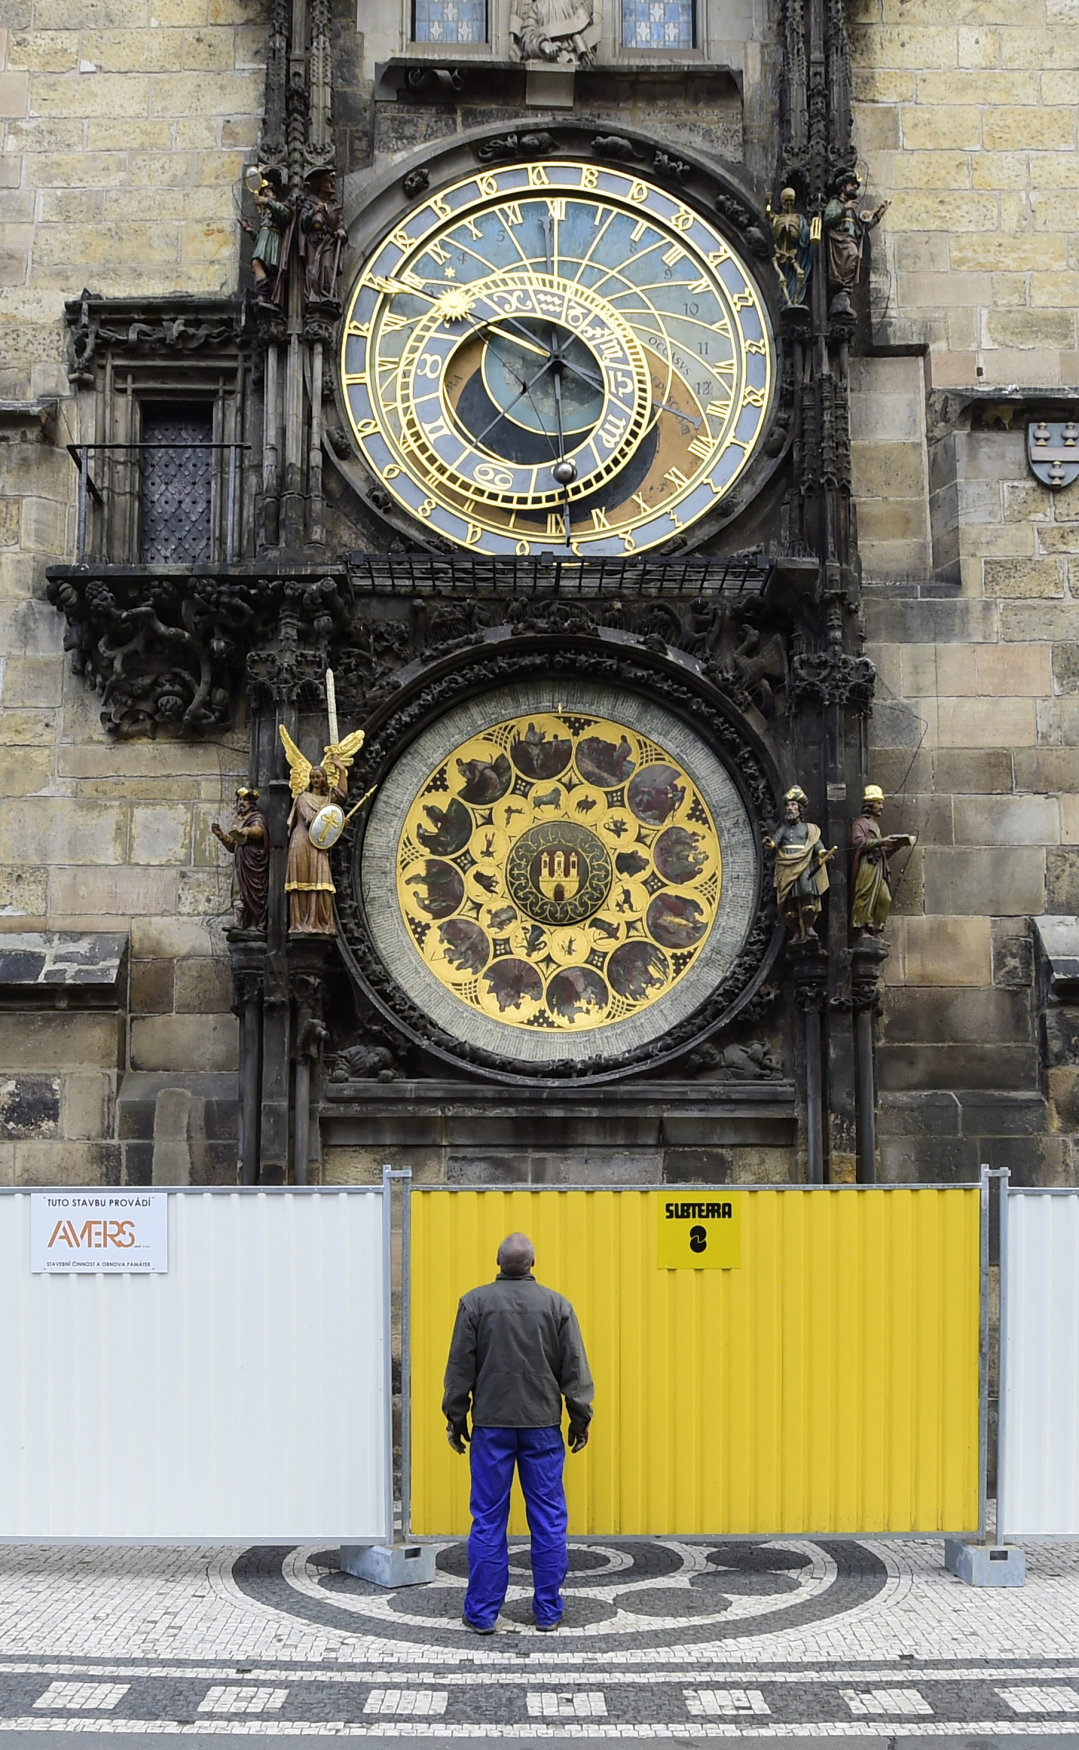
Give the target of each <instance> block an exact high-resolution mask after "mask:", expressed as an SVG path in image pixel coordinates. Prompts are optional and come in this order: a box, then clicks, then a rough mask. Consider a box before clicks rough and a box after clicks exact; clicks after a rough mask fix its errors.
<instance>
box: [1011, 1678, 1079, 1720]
mask: <svg viewBox="0 0 1079 1750" xmlns="http://www.w3.org/2000/svg"><path fill="white" fill-rule="evenodd" d="M997 1694H998V1695H999V1696H1000V1699H1001V1701H1004V1702H1007V1704H1008V1706H1009V1707H1010V1708H1011V1710H1012V1712H1013V1713H1016V1714H1077V1713H1079V1690H1077V1689H1069V1688H1068V1687H1067V1686H1066V1685H1064V1684H1061V1686H1060V1687H1059V1688H1054V1689H1046V1688H1033V1687H1032V1688H1029V1689H998V1690H997Z"/></svg>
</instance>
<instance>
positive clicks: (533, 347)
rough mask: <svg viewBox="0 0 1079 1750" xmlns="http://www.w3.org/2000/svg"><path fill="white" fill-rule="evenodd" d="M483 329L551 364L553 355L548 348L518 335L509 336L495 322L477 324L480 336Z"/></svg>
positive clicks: (476, 330) (477, 331)
mask: <svg viewBox="0 0 1079 1750" xmlns="http://www.w3.org/2000/svg"><path fill="white" fill-rule="evenodd" d="M481 328H486V329H487V331H488V333H490V334H497V335H498V337H499V339H500V340H508V341H509V343H510V345H511V346H520V347H523V348H524V350H525V351H526V352H534V353H538V354H539V356H540V358H541V359H546V360H547V361H548V362H550V356H551V355H550V353H549V351H548V350H547V348H546V347H545V346H540V345H538V344H537V342H536V341H534V340H521V339H519V338H518V337H517V335H516V334H507V332H506V330H505V329H504V328H498V327H497V326H496V325H495V323H493V322H479V323H477V325H476V329H475V332H476V333H477V334H478V333H479V331H480V329H481Z"/></svg>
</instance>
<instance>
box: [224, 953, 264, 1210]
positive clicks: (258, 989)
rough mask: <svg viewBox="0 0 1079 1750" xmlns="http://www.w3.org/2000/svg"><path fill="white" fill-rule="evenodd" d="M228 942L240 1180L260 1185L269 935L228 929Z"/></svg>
mask: <svg viewBox="0 0 1079 1750" xmlns="http://www.w3.org/2000/svg"><path fill="white" fill-rule="evenodd" d="M228 944H229V958H230V959H231V961H232V988H233V1003H232V1012H233V1014H234V1015H237V1016H238V1017H239V1021H240V1088H239V1094H240V1102H239V1103H240V1149H239V1155H240V1183H241V1185H257V1184H258V1182H259V1129H260V1108H261V1103H262V1100H261V1096H262V997H263V990H264V987H265V979H266V937H265V936H264V935H263V934H262V933H261V931H259V932H256V931H254V930H229V932H228Z"/></svg>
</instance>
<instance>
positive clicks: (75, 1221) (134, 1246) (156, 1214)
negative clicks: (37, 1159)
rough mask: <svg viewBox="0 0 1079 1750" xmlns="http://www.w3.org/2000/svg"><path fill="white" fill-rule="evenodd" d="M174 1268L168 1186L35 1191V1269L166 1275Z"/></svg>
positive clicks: (37, 1271) (32, 1214)
mask: <svg viewBox="0 0 1079 1750" xmlns="http://www.w3.org/2000/svg"><path fill="white" fill-rule="evenodd" d="M168 1267H169V1217H168V1194H167V1192H164V1191H35V1192H33V1193H32V1195H31V1198H30V1270H31V1273H32V1274H33V1275H42V1274H44V1275H49V1276H52V1275H57V1274H59V1273H61V1272H64V1273H68V1272H70V1271H73V1270H77V1271H79V1272H85V1271H90V1272H93V1273H95V1274H99V1275H100V1274H106V1275H110V1276H113V1275H121V1274H124V1275H130V1274H135V1275H142V1276H149V1275H162V1274H164V1273H165V1272H166V1271H167V1270H168Z"/></svg>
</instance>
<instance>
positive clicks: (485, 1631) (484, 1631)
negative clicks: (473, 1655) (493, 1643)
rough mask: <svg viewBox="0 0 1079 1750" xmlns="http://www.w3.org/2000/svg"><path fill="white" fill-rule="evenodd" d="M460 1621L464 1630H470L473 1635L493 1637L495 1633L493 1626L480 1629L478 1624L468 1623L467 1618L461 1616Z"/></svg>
mask: <svg viewBox="0 0 1079 1750" xmlns="http://www.w3.org/2000/svg"><path fill="white" fill-rule="evenodd" d="M461 1621H462V1622H463V1623H464V1625H465V1627H466V1628H469V1629H471V1630H472V1633H473V1634H474V1635H493V1634H494V1632H495V1631H494V1625H493V1624H492V1626H491V1627H490V1628H480V1625H479V1623H478V1622H469V1620H468V1618H467V1616H462V1618H461Z"/></svg>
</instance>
